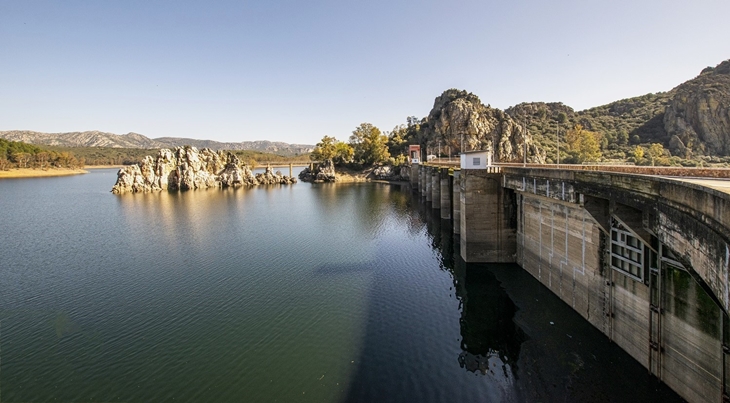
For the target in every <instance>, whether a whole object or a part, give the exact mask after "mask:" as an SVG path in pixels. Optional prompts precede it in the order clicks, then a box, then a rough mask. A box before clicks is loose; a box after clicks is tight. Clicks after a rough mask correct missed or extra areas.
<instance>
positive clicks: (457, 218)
mask: <svg viewBox="0 0 730 403" xmlns="http://www.w3.org/2000/svg"><path fill="white" fill-rule="evenodd" d="M460 178H461V171H457V170H454V173H453V176H452V177H451V185H452V186H451V191H452V193H451V205H452V206H453V208H454V209H453V214H452V216H453V220H454V225H453V228H454V234H460V233H461V179H460Z"/></svg>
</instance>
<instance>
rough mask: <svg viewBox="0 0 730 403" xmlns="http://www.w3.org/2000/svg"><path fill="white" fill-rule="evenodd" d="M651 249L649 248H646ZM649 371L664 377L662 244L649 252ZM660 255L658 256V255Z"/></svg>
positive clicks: (663, 269)
mask: <svg viewBox="0 0 730 403" xmlns="http://www.w3.org/2000/svg"><path fill="white" fill-rule="evenodd" d="M646 249H649V248H646ZM649 253H650V255H653V256H651V258H650V259H649V372H650V373H652V374H654V375H655V376H656V377H657V378H658V379H660V380H661V379H662V352H663V344H662V315H663V314H664V304H665V302H664V282H663V281H662V279H663V278H664V277H665V274H666V267H664V264H663V263H662V260H661V256H662V246H661V245H659V251H658V253H654V252H649ZM657 255H658V256H657Z"/></svg>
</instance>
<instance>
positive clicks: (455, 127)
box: [422, 89, 545, 163]
mask: <svg viewBox="0 0 730 403" xmlns="http://www.w3.org/2000/svg"><path fill="white" fill-rule="evenodd" d="M423 128H424V134H425V138H424V139H422V140H424V141H422V144H423V142H425V143H426V144H425V145H426V146H428V147H429V148H430V149H431V150H436V148H437V147H438V146H439V142H440V144H441V149H442V151H445V150H446V147H448V148H449V149H450V150H449V151H450V152H451V153H452V154H456V153H458V152H459V151H460V150H461V147H462V144H463V151H471V150H488V151H492V152H493V153H494V154H493V155H494V161H495V162H521V161H522V160H523V157H524V152H525V148H526V149H527V159H528V161H530V162H539V163H543V162H545V156H544V154H543V153H542V152H541V151H540V150H539V149H538V147H536V145H535V144H534V142H533V141H532V138H531V137H530V136H529V134H527V132H526V131H525V130H524V128H523V127H522V126H521V125H520V124H519V123H518V122H516V121H515V120H513V119H512V117H510V116H509V115H508V114H506V113H505V112H503V111H501V110H499V109H496V108H492V107H490V106H485V105H484V104H483V103H482V102H481V101H480V100H479V97H477V96H476V95H474V94H472V93H467V92H466V91H459V90H455V89H450V90H447V91H444V93H443V94H441V95H440V96H439V97H437V98H436V100H435V102H434V105H433V108H432V109H431V112H430V113H429V115H428V117H427V118H426V122H425V124H424V125H423ZM462 142H463V143H462Z"/></svg>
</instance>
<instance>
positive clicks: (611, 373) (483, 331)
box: [322, 190, 683, 402]
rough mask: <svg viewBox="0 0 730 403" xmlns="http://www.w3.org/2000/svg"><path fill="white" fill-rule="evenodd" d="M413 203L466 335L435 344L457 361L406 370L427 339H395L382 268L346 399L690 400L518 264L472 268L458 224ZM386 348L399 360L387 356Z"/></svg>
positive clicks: (413, 225)
mask: <svg viewBox="0 0 730 403" xmlns="http://www.w3.org/2000/svg"><path fill="white" fill-rule="evenodd" d="M404 192H407V191H405V190H404ZM409 203H410V208H411V217H410V221H409V226H410V229H409V230H410V232H411V233H414V232H416V231H417V230H419V229H424V227H425V231H426V235H427V237H428V239H429V240H430V243H431V247H432V248H433V249H434V251H435V253H436V254H437V255H438V260H439V266H440V269H441V270H443V271H446V272H448V273H449V274H450V276H451V278H452V281H453V287H452V288H453V291H454V297H455V298H456V299H457V300H458V310H459V314H460V317H459V320H458V324H459V335H460V338H459V339H454V341H453V342H450V343H449V342H444V340H443V339H440V340H438V342H439V343H440V344H434V345H430V346H428V347H429V348H432V349H439V350H440V351H442V352H444V353H445V354H447V355H449V354H450V357H451V358H447V360H446V361H445V362H446V365H443V364H442V366H445V367H447V368H437V367H425V368H422V369H421V370H420V372H419V369H418V368H417V369H416V370H411V369H406V368H409V367H408V366H407V365H403V364H402V363H401V362H403V361H405V362H408V360H413V361H417V358H418V357H417V354H418V351H417V349H416V348H415V347H414V345H415V344H418V343H415V342H413V341H412V340H411V338H417V337H418V336H419V335H416V334H408V333H407V332H406V333H404V332H400V334H395V335H394V334H391V333H389V331H391V330H392V329H393V327H397V326H393V323H392V320H393V319H392V318H388V317H387V316H389V314H387V313H386V314H384V313H383V312H384V311H385V312H387V311H388V308H387V307H386V308H383V307H377V305H378V303H379V302H378V300H379V295H381V293H386V292H394V291H393V290H392V289H390V290H389V288H392V287H393V284H392V282H391V281H390V280H389V278H388V275H387V271H385V270H376V271H374V272H373V273H374V281H373V287H372V289H371V291H370V294H369V297H368V298H369V301H368V305H369V307H370V308H369V309H368V318H367V321H366V329H365V332H364V333H365V334H364V340H363V346H362V349H361V355H360V358H359V360H358V362H357V364H356V365H357V369H356V370H355V372H354V375H353V377H352V381H351V383H350V385H349V389H348V390H347V392H346V393H345V395H344V396H343V401H346V402H371V401H388V402H400V401H403V402H406V401H408V402H411V401H419V402H428V401H448V400H453V401H510V402H533V401H543V402H551V401H567V402H585V401H591V402H625V401H642V402H681V401H683V400H682V399H681V398H680V397H679V396H678V395H677V394H676V393H674V392H673V391H672V390H670V389H669V388H668V387H667V386H666V385H664V384H662V383H661V382H659V381H658V380H657V379H656V378H654V377H652V376H651V375H649V374H648V373H647V371H646V369H645V368H644V367H643V366H641V364H639V363H638V362H637V361H636V360H634V359H633V358H632V357H630V356H629V355H628V354H627V353H626V352H624V351H623V350H621V349H620V348H619V347H618V346H616V345H615V344H613V343H611V342H610V341H609V340H608V338H607V337H605V336H604V335H603V334H602V333H601V332H600V331H599V330H597V329H595V328H594V327H593V326H592V325H590V324H589V323H588V322H587V321H586V320H585V319H583V318H582V317H581V316H580V315H579V314H578V313H577V312H575V311H573V310H572V309H571V308H570V307H568V306H567V305H566V304H565V303H563V302H562V301H561V300H560V299H559V298H558V297H557V296H555V295H554V294H552V293H551V292H550V291H549V290H548V289H547V288H545V287H544V286H543V285H542V284H540V283H539V282H538V281H537V280H536V279H534V278H532V277H531V276H530V275H529V273H527V272H526V271H524V270H522V268H520V267H519V266H518V265H514V264H499V265H488V264H467V263H465V262H464V261H463V259H461V257H460V255H459V242H458V235H457V236H456V239H455V237H454V236H453V231H452V224H451V223H450V221H448V220H441V219H440V218H437V217H436V214H437V211H436V210H432V209H431V208H430V205H429V204H428V203H425V202H421V201H419V199H418V196H413V197H410V196H409ZM322 270H323V271H325V272H328V271H330V270H331V269H328V268H323V269H322ZM345 270H347V271H350V270H355V271H360V270H364V269H363V268H362V267H351V268H346V269H345ZM335 271H336V270H335ZM401 285H402V284H401ZM426 315H428V312H427V313H426ZM384 316H386V317H384ZM389 322H390V323H389ZM396 333H398V332H396ZM383 343H390V344H391V345H393V347H395V348H393V349H392V350H393V351H399V352H400V355H399V356H398V357H383V356H381V355H379V353H378V351H379V349H378V346H380V345H382V344H383ZM397 371H408V372H409V373H398V372H397ZM430 371H433V372H436V374H430V373H429V372H430ZM411 372H412V373H411ZM432 379H438V381H433V380H432Z"/></svg>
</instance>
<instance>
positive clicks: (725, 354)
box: [722, 311, 730, 403]
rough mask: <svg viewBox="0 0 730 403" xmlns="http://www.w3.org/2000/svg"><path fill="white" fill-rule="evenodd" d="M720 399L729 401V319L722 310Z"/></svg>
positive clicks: (725, 402) (728, 402) (729, 402)
mask: <svg viewBox="0 0 730 403" xmlns="http://www.w3.org/2000/svg"><path fill="white" fill-rule="evenodd" d="M722 401H723V402H724V403H730V319H729V318H728V315H727V313H725V312H724V311H723V312H722Z"/></svg>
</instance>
